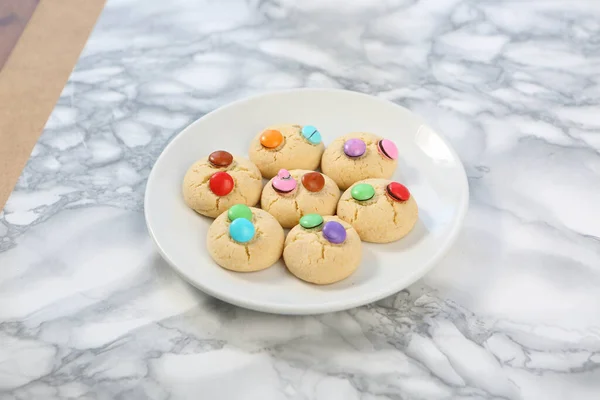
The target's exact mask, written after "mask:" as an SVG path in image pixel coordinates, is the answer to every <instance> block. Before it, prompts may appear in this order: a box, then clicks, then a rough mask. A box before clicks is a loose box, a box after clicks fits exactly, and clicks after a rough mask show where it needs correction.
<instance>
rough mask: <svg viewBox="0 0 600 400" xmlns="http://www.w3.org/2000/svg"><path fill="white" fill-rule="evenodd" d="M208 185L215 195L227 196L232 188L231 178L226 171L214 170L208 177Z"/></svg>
mask: <svg viewBox="0 0 600 400" xmlns="http://www.w3.org/2000/svg"><path fill="white" fill-rule="evenodd" d="M208 186H209V187H210V190H211V191H212V192H213V193H214V194H216V195H217V196H227V195H228V194H229V193H231V191H232V190H233V178H232V177H231V175H229V174H228V173H227V172H222V171H221V172H215V173H214V174H213V175H212V176H211V177H210V180H209V181H208Z"/></svg>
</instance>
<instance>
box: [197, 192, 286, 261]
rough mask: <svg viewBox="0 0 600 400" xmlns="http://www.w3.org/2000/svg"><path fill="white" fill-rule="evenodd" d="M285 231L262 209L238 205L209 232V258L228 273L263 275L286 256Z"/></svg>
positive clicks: (215, 222)
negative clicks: (227, 270) (256, 272)
mask: <svg viewBox="0 0 600 400" xmlns="http://www.w3.org/2000/svg"><path fill="white" fill-rule="evenodd" d="M283 242H284V233H283V228H282V227H281V225H279V223H278V222H277V220H276V219H275V218H273V216H272V215H271V214H269V213H268V212H266V211H263V210H261V209H259V208H254V207H248V206H246V205H244V204H235V205H233V206H232V207H231V208H230V209H229V210H228V211H227V212H225V213H223V214H221V215H220V216H218V217H217V219H215V220H214V221H213V223H212V224H211V225H210V228H208V236H207V238H206V246H207V248H208V252H209V253H210V256H211V257H212V258H213V260H215V262H216V263H217V264H219V265H220V266H221V267H223V268H225V269H229V270H232V271H237V272H251V271H260V270H261V269H265V268H268V267H270V266H271V265H273V264H275V263H276V262H277V260H279V258H280V257H281V253H282V252H283Z"/></svg>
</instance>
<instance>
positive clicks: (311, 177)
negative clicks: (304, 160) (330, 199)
mask: <svg viewBox="0 0 600 400" xmlns="http://www.w3.org/2000/svg"><path fill="white" fill-rule="evenodd" d="M302 186H304V187H305V188H306V190H308V191H309V192H320V191H321V190H322V189H323V186H325V178H323V175H321V174H320V173H318V172H309V173H306V174H304V175H303V176H302Z"/></svg>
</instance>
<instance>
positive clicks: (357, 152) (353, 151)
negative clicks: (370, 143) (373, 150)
mask: <svg viewBox="0 0 600 400" xmlns="http://www.w3.org/2000/svg"><path fill="white" fill-rule="evenodd" d="M365 151H367V145H366V143H365V142H363V141H362V140H360V139H348V140H346V142H345V143H344V153H346V155H347V156H348V157H360V156H362V155H363V154H365Z"/></svg>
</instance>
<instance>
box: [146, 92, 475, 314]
mask: <svg viewBox="0 0 600 400" xmlns="http://www.w3.org/2000/svg"><path fill="white" fill-rule="evenodd" d="M294 92H315V93H316V94H318V93H340V94H345V95H350V96H358V97H366V98H368V99H370V100H375V101H378V102H380V103H382V105H387V106H390V105H391V106H393V107H396V108H398V109H402V110H404V111H407V112H409V113H410V114H411V115H413V116H414V117H416V118H417V119H419V120H420V122H421V123H422V124H423V125H426V126H429V125H428V124H427V123H426V121H425V120H424V119H423V118H422V117H421V116H420V115H419V114H416V113H415V112H413V111H411V110H409V109H408V108H406V107H403V106H401V105H399V104H396V103H394V102H392V101H390V100H387V99H384V98H381V97H377V96H373V95H370V94H366V93H362V92H356V91H352V90H345V89H326V88H296V89H286V90H275V91H266V92H262V93H258V94H255V95H252V96H248V97H244V98H241V99H238V100H235V101H233V102H230V103H227V104H224V105H222V106H220V107H217V108H215V109H214V110H212V111H210V112H208V113H206V114H204V115H203V116H202V117H200V118H198V119H196V120H195V121H193V122H192V123H190V124H188V125H187V126H186V127H185V128H183V129H182V130H180V131H179V132H178V133H177V134H176V135H175V136H174V137H173V138H172V139H171V140H170V141H169V143H168V144H167V145H166V146H165V147H164V148H163V150H162V151H161V153H160V155H159V156H158V157H157V158H156V160H155V161H154V164H153V165H152V169H151V171H150V173H149V174H148V178H147V180H146V189H145V192H144V219H145V222H146V228H147V230H148V233H149V235H150V237H151V238H152V241H153V243H154V245H155V247H156V248H157V250H158V252H159V254H160V255H161V257H162V258H163V259H164V260H165V261H166V262H167V264H169V266H170V267H171V268H172V269H173V270H174V271H175V272H176V273H177V274H178V275H179V276H180V277H182V278H183V279H184V280H185V281H186V282H188V283H189V284H191V285H192V286H194V287H195V288H197V289H198V290H200V291H202V292H204V293H206V294H208V295H210V296H212V297H215V298H217V299H219V300H222V301H224V302H227V303H230V304H233V305H236V306H239V307H243V308H246V309H251V310H255V311H261V312H267V313H271V314H281V315H316V314H323V313H328V312H335V311H342V310H347V309H351V308H355V307H359V306H363V305H367V304H371V303H373V302H376V301H378V300H381V299H383V298H385V297H388V296H391V295H393V294H395V293H398V292H400V291H402V290H403V289H405V288H406V287H408V286H410V285H412V284H413V283H415V282H416V281H417V280H419V279H420V278H422V277H423V276H425V275H426V274H427V273H428V272H429V271H430V270H431V269H432V268H433V267H434V266H435V265H436V264H437V263H438V262H439V261H440V260H441V259H442V258H443V257H444V256H445V255H446V254H447V253H448V251H449V250H450V248H451V247H452V245H453V244H454V243H455V242H456V240H457V238H458V235H459V233H460V230H461V229H462V227H463V225H464V220H465V217H466V214H467V210H468V208H469V182H468V178H467V174H466V171H465V168H464V165H463V163H462V161H461V159H460V157H459V156H458V154H457V153H456V151H455V150H454V147H452V146H451V144H450V143H449V142H448V140H447V139H446V137H445V136H444V135H442V134H440V133H439V132H438V131H437V130H435V129H431V130H432V132H433V133H434V134H435V135H436V136H437V137H438V138H439V139H440V140H441V141H442V142H443V143H444V145H445V146H446V148H447V149H448V150H449V151H450V153H451V154H452V156H453V157H454V158H455V159H456V160H457V161H458V166H459V168H460V172H461V174H460V175H461V181H462V184H461V187H462V188H463V190H462V197H463V201H462V202H461V203H460V205H459V208H458V213H457V220H456V223H455V224H454V225H453V226H452V228H451V230H450V233H449V234H448V237H447V238H446V240H445V241H444V242H443V243H442V246H440V248H439V251H438V252H437V254H435V255H434V256H433V257H432V258H431V259H429V260H428V262H425V263H423V266H422V267H420V268H418V269H416V270H415V271H414V272H412V273H411V274H410V275H409V276H408V277H407V279H405V280H403V282H407V283H403V284H402V285H397V286H394V285H393V284H392V285H390V286H389V287H386V288H383V289H382V290H377V291H373V292H370V293H368V294H366V295H364V296H360V297H356V298H354V299H351V300H346V301H341V300H333V301H331V302H322V303H311V304H302V305H293V304H280V305H275V306H274V305H273V304H272V303H266V302H264V301H254V300H252V299H244V300H241V299H238V298H236V297H232V296H230V295H229V294H227V293H221V292H217V291H215V290H213V289H211V288H210V285H204V284H202V283H199V282H197V281H196V280H194V279H191V278H190V277H189V276H188V274H187V273H186V272H185V271H184V270H182V269H181V268H179V267H178V266H177V265H176V264H175V263H174V262H173V261H172V260H171V259H170V257H169V256H168V255H167V253H166V252H165V251H164V249H163V248H162V246H161V245H160V243H159V242H158V240H157V238H156V235H155V233H154V230H153V229H152V226H151V223H150V218H149V216H148V208H147V207H146V204H148V198H149V187H150V182H151V181H152V180H154V179H156V177H155V175H156V174H157V172H156V171H157V168H156V167H157V165H158V164H159V161H160V160H161V159H162V158H163V157H164V156H165V153H167V151H168V150H169V148H170V147H171V146H174V143H176V142H177V141H178V140H181V138H182V137H183V134H184V133H185V132H186V131H188V130H191V129H193V127H194V126H195V125H196V124H199V123H200V121H202V119H204V118H206V117H208V116H209V115H211V114H213V113H217V112H223V111H225V110H227V109H229V108H233V107H235V106H239V105H240V104H243V103H247V102H252V101H255V100H257V99H259V98H264V97H270V96H280V95H286V94H291V93H294ZM400 286H401V287H400Z"/></svg>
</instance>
